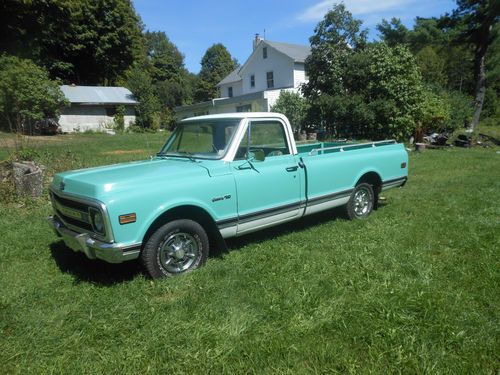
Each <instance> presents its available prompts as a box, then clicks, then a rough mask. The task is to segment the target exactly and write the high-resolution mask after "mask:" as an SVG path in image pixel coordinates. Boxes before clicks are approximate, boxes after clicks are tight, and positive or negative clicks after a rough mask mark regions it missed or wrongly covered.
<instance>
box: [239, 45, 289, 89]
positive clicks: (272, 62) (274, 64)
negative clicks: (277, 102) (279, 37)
mask: <svg viewBox="0 0 500 375" xmlns="http://www.w3.org/2000/svg"><path fill="white" fill-rule="evenodd" d="M266 46H267V45H266V44H265V43H263V42H261V43H259V45H258V46H257V48H256V49H255V51H254V52H253V53H252V56H251V57H250V59H249V60H248V62H247V63H246V65H245V66H244V67H243V69H242V70H241V71H240V75H241V77H242V83H243V94H248V93H252V92H257V91H265V90H268V88H267V78H266V73H267V72H273V75H274V88H275V89H276V88H282V87H292V86H293V85H294V74H293V66H294V63H293V61H292V59H291V58H289V57H288V56H285V55H284V54H282V53H280V52H278V51H276V50H275V49H274V48H272V47H270V46H267V58H266V59H264V58H263V56H262V48H263V47H266ZM252 74H253V75H255V87H250V76H251V75H252ZM235 96H236V95H235Z"/></svg>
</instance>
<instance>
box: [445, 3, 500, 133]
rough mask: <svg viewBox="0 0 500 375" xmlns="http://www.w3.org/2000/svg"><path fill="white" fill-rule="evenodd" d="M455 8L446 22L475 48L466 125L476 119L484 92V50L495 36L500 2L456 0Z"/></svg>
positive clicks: (466, 42) (477, 118)
mask: <svg viewBox="0 0 500 375" xmlns="http://www.w3.org/2000/svg"><path fill="white" fill-rule="evenodd" d="M457 5H458V8H457V9H456V10H454V11H453V12H452V14H448V15H447V16H446V18H445V24H446V25H447V26H449V27H454V28H456V29H458V30H459V31H460V33H459V35H458V36H457V37H456V38H455V41H456V42H457V43H465V44H467V45H470V46H471V47H472V48H473V49H474V80H475V89H474V92H475V94H474V96H475V100H474V114H473V116H472V121H471V123H470V126H469V128H470V129H472V130H473V129H474V128H475V127H476V125H477V124H478V123H479V118H480V116H481V110H482V108H483V103H484V98H485V94H486V69H485V66H486V61H485V58H486V54H487V52H488V48H489V47H490V45H492V43H493V42H494V41H495V39H496V38H498V27H494V26H495V25H496V24H497V23H498V21H499V19H500V16H499V15H500V2H499V1H498V0H457Z"/></svg>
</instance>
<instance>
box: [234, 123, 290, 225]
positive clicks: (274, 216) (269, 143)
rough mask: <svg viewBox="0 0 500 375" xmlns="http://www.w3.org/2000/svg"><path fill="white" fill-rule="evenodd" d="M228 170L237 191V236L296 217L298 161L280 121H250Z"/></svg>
mask: <svg viewBox="0 0 500 375" xmlns="http://www.w3.org/2000/svg"><path fill="white" fill-rule="evenodd" d="M231 166H232V170H233V173H234V176H235V180H236V189H237V201H238V233H244V232H250V231H253V230H257V229H260V228H263V227H267V226H271V225H273V224H277V223H279V222H283V221H287V220H291V219H292V218H294V217H296V216H297V215H298V213H299V207H300V174H299V170H298V161H297V160H296V158H295V156H294V155H292V154H291V152H290V147H289V144H288V142H287V137H286V133H285V128H284V125H283V124H282V123H281V122H280V121H276V120H259V121H251V122H250V123H249V125H248V129H247V131H246V132H245V136H244V137H243V139H242V141H241V143H240V145H239V148H238V152H237V153H236V156H235V159H234V161H233V162H232V164H231Z"/></svg>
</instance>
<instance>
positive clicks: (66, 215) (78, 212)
mask: <svg viewBox="0 0 500 375" xmlns="http://www.w3.org/2000/svg"><path fill="white" fill-rule="evenodd" d="M50 197H51V200H52V207H53V208H54V210H55V212H56V213H57V215H58V216H59V217H60V219H61V220H63V221H64V222H65V223H66V224H69V225H70V226H72V227H73V229H75V230H78V231H79V232H93V229H92V224H91V222H90V215H89V207H90V206H89V205H87V204H84V203H80V202H77V201H73V200H69V199H66V198H63V197H60V196H58V195H57V194H54V193H53V192H51V193H50Z"/></svg>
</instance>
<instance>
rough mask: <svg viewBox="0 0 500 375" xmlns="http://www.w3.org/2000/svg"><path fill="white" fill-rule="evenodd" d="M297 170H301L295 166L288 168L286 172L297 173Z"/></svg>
mask: <svg viewBox="0 0 500 375" xmlns="http://www.w3.org/2000/svg"><path fill="white" fill-rule="evenodd" d="M297 169H299V167H298V166H296V165H295V166H293V167H287V168H286V171H287V172H295V171H296V170H297Z"/></svg>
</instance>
